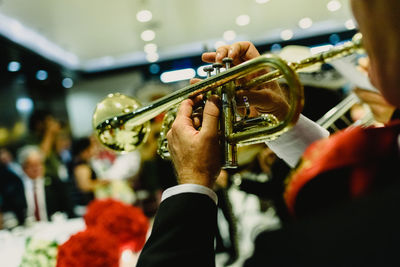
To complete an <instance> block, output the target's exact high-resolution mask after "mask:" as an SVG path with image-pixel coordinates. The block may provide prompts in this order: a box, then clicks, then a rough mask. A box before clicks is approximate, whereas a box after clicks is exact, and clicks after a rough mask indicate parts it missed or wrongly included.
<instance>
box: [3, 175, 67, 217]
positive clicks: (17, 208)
mask: <svg viewBox="0 0 400 267" xmlns="http://www.w3.org/2000/svg"><path fill="white" fill-rule="evenodd" d="M0 174H1V179H2V180H3V183H2V186H1V187H2V189H1V195H2V199H3V200H2V202H3V203H2V211H11V212H14V213H15V215H16V217H17V219H18V222H19V224H23V223H24V222H25V218H26V213H27V201H26V197H25V190H24V185H23V183H22V180H21V179H20V178H19V177H18V176H17V175H15V174H13V173H12V172H11V171H9V170H7V169H6V168H1V171H0ZM44 190H45V201H46V211H47V216H48V218H49V219H50V217H51V215H53V214H54V213H56V212H57V211H61V212H65V213H67V215H68V217H74V214H73V208H72V205H71V201H70V200H69V197H68V192H67V187H66V184H64V183H63V182H62V181H61V180H59V179H58V178H51V177H46V178H45V185H44Z"/></svg>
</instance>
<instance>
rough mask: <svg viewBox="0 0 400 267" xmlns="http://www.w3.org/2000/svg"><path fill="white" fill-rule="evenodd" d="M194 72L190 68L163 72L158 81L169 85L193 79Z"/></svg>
mask: <svg viewBox="0 0 400 267" xmlns="http://www.w3.org/2000/svg"><path fill="white" fill-rule="evenodd" d="M195 75H196V72H195V71H194V69H192V68H187V69H181V70H173V71H166V72H163V73H162V74H161V76H160V79H161V81H162V82H163V83H171V82H177V81H182V80H189V79H192V78H194V76H195Z"/></svg>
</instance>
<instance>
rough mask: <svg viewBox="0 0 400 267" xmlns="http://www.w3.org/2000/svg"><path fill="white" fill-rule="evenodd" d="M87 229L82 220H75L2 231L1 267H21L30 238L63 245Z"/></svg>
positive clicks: (0, 241) (0, 243) (0, 247)
mask: <svg viewBox="0 0 400 267" xmlns="http://www.w3.org/2000/svg"><path fill="white" fill-rule="evenodd" d="M85 227H86V226H85V222H84V220H83V219H82V218H74V219H60V220H55V221H52V222H36V223H34V224H32V225H30V226H18V227H16V228H13V229H12V230H0V262H1V263H0V265H1V266H2V267H19V266H20V264H21V260H22V257H23V255H24V253H25V247H26V241H27V239H28V238H32V239H35V240H37V241H39V242H40V241H55V242H57V243H58V244H62V243H64V242H65V241H67V240H68V239H69V237H70V236H71V235H73V234H75V233H77V232H79V231H81V230H84V229H85Z"/></svg>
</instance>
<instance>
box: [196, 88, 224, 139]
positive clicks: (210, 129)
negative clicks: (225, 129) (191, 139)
mask: <svg viewBox="0 0 400 267" xmlns="http://www.w3.org/2000/svg"><path fill="white" fill-rule="evenodd" d="M218 106H219V98H218V97H217V96H211V97H210V98H209V99H208V100H207V102H206V105H205V107H204V112H203V124H202V127H201V130H200V133H202V134H206V135H210V136H214V135H216V134H217V132H218V122H219V112H220V111H219V108H218Z"/></svg>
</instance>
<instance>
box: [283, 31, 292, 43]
mask: <svg viewBox="0 0 400 267" xmlns="http://www.w3.org/2000/svg"><path fill="white" fill-rule="evenodd" d="M292 37H293V31H292V30H283V31H282V32H281V38H282V40H284V41H287V40H290V39H292Z"/></svg>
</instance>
